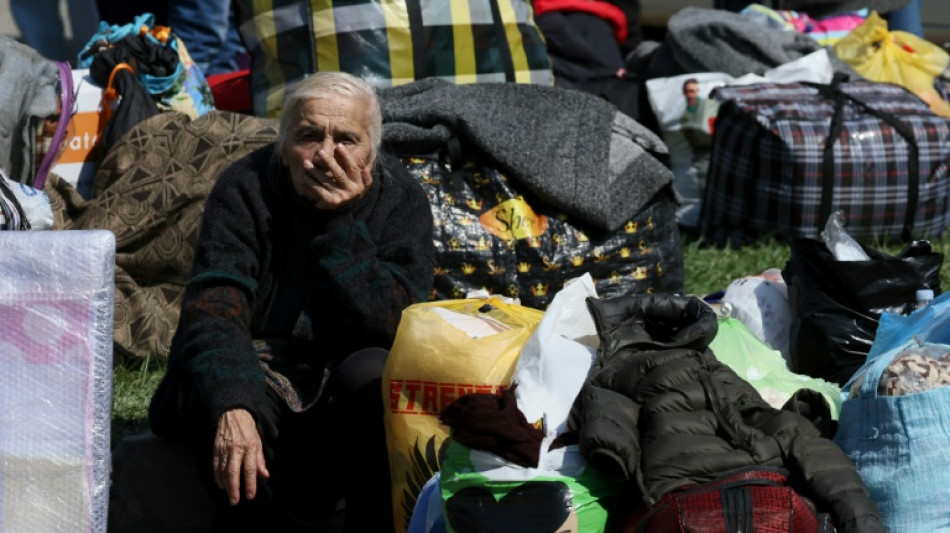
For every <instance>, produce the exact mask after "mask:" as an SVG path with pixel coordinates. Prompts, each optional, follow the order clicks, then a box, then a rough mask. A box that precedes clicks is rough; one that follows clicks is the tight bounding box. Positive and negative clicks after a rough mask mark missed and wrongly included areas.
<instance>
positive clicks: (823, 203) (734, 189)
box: [700, 77, 950, 246]
mask: <svg viewBox="0 0 950 533" xmlns="http://www.w3.org/2000/svg"><path fill="white" fill-rule="evenodd" d="M713 96H714V97H715V98H717V99H718V100H720V102H721V107H720V109H719V116H718V118H717V119H716V123H715V133H714V137H713V154H712V162H711V163H710V168H709V174H708V176H707V183H706V191H705V198H704V202H703V212H702V215H701V219H700V232H701V233H702V235H703V238H704V239H705V240H706V241H707V242H709V243H711V244H715V245H717V246H725V245H726V244H730V245H732V246H742V245H744V244H748V243H749V242H751V241H753V240H755V239H757V238H759V237H762V236H765V235H778V236H780V237H786V238H787V237H809V238H816V237H818V236H819V234H820V231H821V228H822V227H824V224H825V222H826V221H827V220H828V217H829V216H830V215H831V214H832V213H833V212H835V211H838V210H841V211H843V212H844V215H845V217H846V222H847V229H848V233H849V234H850V235H851V236H853V237H854V238H855V239H858V240H859V241H862V242H882V241H888V240H895V239H896V238H900V239H903V240H905V241H906V240H910V239H911V238H912V237H913V238H923V237H935V236H937V235H939V234H940V233H942V232H943V231H944V230H945V229H946V228H947V226H948V225H950V177H948V175H947V172H948V169H947V167H948V163H950V121H948V119H945V118H943V117H939V116H937V115H935V114H934V113H933V112H932V111H931V110H930V108H929V107H928V106H927V104H926V103H924V102H923V101H922V100H920V99H919V98H917V97H916V96H914V95H913V94H911V93H910V92H909V91H907V90H906V89H903V88H901V87H898V86H896V85H891V84H884V83H872V82H867V81H857V82H845V81H843V80H842V79H841V78H840V77H836V78H835V80H834V81H833V82H832V83H831V84H830V85H818V84H806V83H793V84H774V83H763V84H756V85H748V86H732V87H722V88H719V89H716V90H715V91H714V93H713Z"/></svg>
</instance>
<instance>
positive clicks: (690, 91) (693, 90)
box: [683, 83, 699, 105]
mask: <svg viewBox="0 0 950 533" xmlns="http://www.w3.org/2000/svg"><path fill="white" fill-rule="evenodd" d="M683 96H685V97H686V101H687V102H688V103H689V105H696V97H697V96H699V84H698V83H687V84H686V86H685V87H683Z"/></svg>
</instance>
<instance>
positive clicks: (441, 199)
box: [402, 153, 683, 310]
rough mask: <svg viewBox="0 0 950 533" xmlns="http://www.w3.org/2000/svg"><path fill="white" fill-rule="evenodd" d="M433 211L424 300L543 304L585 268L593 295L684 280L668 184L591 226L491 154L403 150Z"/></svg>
mask: <svg viewBox="0 0 950 533" xmlns="http://www.w3.org/2000/svg"><path fill="white" fill-rule="evenodd" d="M402 160H403V162H404V163H405V164H406V165H407V167H408V168H409V171H410V173H411V174H412V175H413V176H415V177H416V178H417V179H418V180H419V182H420V183H421V184H422V186H423V189H425V191H426V194H427V195H428V197H429V204H430V206H431V208H432V217H433V220H434V229H433V239H434V241H435V250H436V252H435V262H436V272H435V286H434V289H433V291H432V294H431V295H430V299H432V300H442V299H449V298H464V297H465V295H466V294H467V293H468V292H469V291H473V290H478V289H486V290H488V291H489V292H490V293H492V294H501V295H504V296H508V297H512V298H520V300H521V303H522V304H523V305H525V306H528V307H533V308H536V309H542V310H543V309H545V308H546V307H547V306H548V304H549V303H550V302H551V299H552V298H553V297H554V294H555V293H557V292H558V291H559V290H560V289H561V287H562V286H563V285H564V283H565V282H567V281H569V280H571V279H573V278H575V277H578V276H580V275H582V274H584V273H585V272H589V273H590V275H591V277H593V279H594V282H595V286H596V288H597V293H598V295H599V296H601V297H611V296H619V295H621V294H634V293H645V292H679V291H682V289H683V252H682V247H681V245H680V237H679V231H678V229H677V227H676V219H675V213H674V210H675V203H674V198H673V192H672V190H671V189H670V187H669V186H667V187H665V188H663V189H661V190H660V191H659V192H658V193H657V194H656V195H655V196H654V197H653V198H652V199H651V200H650V201H649V202H647V203H646V204H645V205H644V207H643V208H642V209H641V210H640V211H639V212H638V213H637V214H636V215H635V216H634V217H633V218H632V219H630V220H629V221H627V222H626V223H625V224H624V225H623V226H622V227H621V228H620V229H618V230H616V231H613V232H609V231H605V230H600V229H597V228H593V227H591V226H589V225H587V224H583V223H581V222H580V221H577V220H574V219H573V218H572V217H571V216H570V215H568V214H566V213H564V212H562V211H561V210H559V209H557V208H555V207H553V206H551V205H550V204H548V203H545V202H544V201H542V200H541V199H540V198H538V197H537V196H536V195H533V194H532V193H530V192H529V191H528V190H527V188H526V187H524V186H522V185H521V184H519V183H517V182H516V181H514V180H512V179H509V178H508V177H507V176H506V175H505V174H504V173H502V172H501V170H499V169H498V168H496V166H494V165H493V164H491V161H490V158H488V157H479V156H477V155H473V154H470V153H469V154H466V157H465V159H464V160H463V162H461V163H459V162H449V161H447V160H446V158H445V157H444V156H443V157H440V156H439V155H432V156H425V157H406V156H404V157H402Z"/></svg>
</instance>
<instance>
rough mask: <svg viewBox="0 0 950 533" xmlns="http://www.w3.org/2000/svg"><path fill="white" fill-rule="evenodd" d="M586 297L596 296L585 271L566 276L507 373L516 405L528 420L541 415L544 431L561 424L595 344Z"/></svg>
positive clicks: (562, 426)
mask: <svg viewBox="0 0 950 533" xmlns="http://www.w3.org/2000/svg"><path fill="white" fill-rule="evenodd" d="M588 297H594V298H596V297H597V290H596V289H595V288H594V280H593V279H592V278H591V277H590V274H584V275H583V276H581V277H578V278H575V279H573V280H571V281H569V282H568V283H567V285H566V286H565V287H564V288H563V289H561V291H560V292H558V293H557V294H556V295H555V296H554V299H553V300H552V301H551V305H549V306H548V308H547V310H546V311H545V313H544V317H542V318H541V323H540V324H538V327H537V329H535V331H534V333H532V334H531V337H530V338H529V339H528V342H527V343H525V346H524V348H523V349H522V351H521V355H520V356H519V358H518V363H517V364H516V366H515V372H514V374H513V375H512V380H511V381H512V383H517V384H518V388H516V389H515V398H516V399H517V400H518V408H519V409H520V410H521V412H522V414H524V416H525V418H526V419H527V420H528V422H529V423H535V422H537V421H539V420H543V421H544V426H545V427H544V431H545V432H546V433H548V434H549V435H550V434H551V433H554V434H560V433H562V432H564V431H565V430H566V429H567V417H568V414H569V413H570V411H571V405H573V403H574V398H575V397H577V394H578V393H579V392H580V390H581V386H582V385H583V384H584V380H585V379H586V378H587V373H588V372H589V371H590V367H591V364H592V363H593V361H594V356H595V355H596V353H597V348H598V346H599V345H600V342H599V340H598V338H597V329H596V327H595V326H594V319H593V317H591V315H590V311H589V310H588V308H587V301H586V300H587V298H588Z"/></svg>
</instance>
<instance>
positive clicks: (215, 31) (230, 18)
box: [168, 0, 247, 76]
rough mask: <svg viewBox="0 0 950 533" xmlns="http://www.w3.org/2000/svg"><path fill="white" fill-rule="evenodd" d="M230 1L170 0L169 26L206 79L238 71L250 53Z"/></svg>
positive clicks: (233, 5) (234, 7)
mask: <svg viewBox="0 0 950 533" xmlns="http://www.w3.org/2000/svg"><path fill="white" fill-rule="evenodd" d="M235 9H236V5H235V4H234V3H233V2H231V0H169V2H168V25H169V26H170V27H171V29H172V31H173V32H175V35H178V37H179V38H180V39H181V40H182V41H183V42H184V43H185V48H187V49H188V54H189V55H190V56H191V59H192V60H194V62H195V64H196V65H198V68H200V69H201V72H202V73H203V74H204V75H205V76H211V75H212V74H223V73H227V72H234V71H236V70H239V68H240V66H239V59H240V57H241V56H242V55H244V54H246V53H247V49H246V48H245V47H244V42H243V41H242V40H241V36H240V35H239V34H238V29H237V12H236V11H235Z"/></svg>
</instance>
